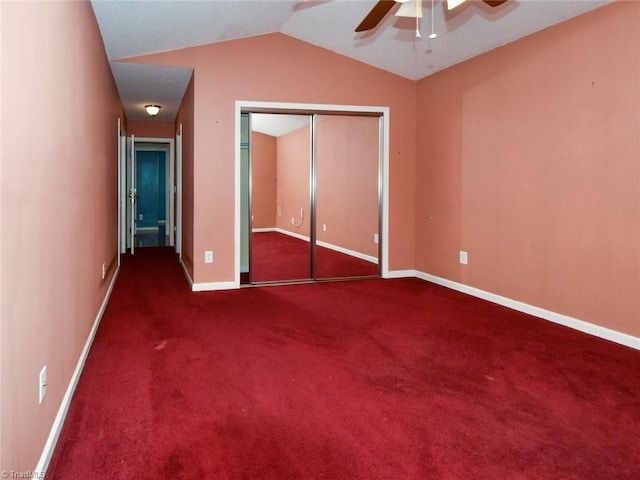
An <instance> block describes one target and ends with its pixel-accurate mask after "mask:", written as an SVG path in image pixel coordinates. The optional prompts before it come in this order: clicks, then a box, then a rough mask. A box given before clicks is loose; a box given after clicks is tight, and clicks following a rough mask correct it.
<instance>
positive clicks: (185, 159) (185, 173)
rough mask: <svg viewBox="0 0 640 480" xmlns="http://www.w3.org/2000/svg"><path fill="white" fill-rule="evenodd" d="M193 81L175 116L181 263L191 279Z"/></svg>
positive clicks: (192, 233) (193, 231) (192, 234)
mask: <svg viewBox="0 0 640 480" xmlns="http://www.w3.org/2000/svg"><path fill="white" fill-rule="evenodd" d="M194 102H195V97H194V79H193V77H192V78H191V80H190V81H189V85H188V86H187V90H186V91H185V94H184V98H183V99H182V104H181V105H180V109H179V110H178V115H177V116H176V124H175V131H177V130H178V126H179V125H180V124H182V242H181V244H182V249H181V255H182V262H183V263H184V265H185V267H186V268H187V270H188V271H189V275H190V276H191V278H192V279H193V258H194V257H193V243H194V242H193V238H194V233H195V231H196V229H195V226H194V224H195V218H194V215H193V211H194V189H193V188H194V157H193V150H194V137H193V132H194V119H193V111H194V105H195V104H194Z"/></svg>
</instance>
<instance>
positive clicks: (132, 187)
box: [127, 135, 138, 255]
mask: <svg viewBox="0 0 640 480" xmlns="http://www.w3.org/2000/svg"><path fill="white" fill-rule="evenodd" d="M128 157H129V212H130V213H129V232H128V235H127V237H128V239H129V248H130V249H131V255H133V254H134V252H135V243H136V215H137V213H136V205H137V198H138V193H137V183H136V139H135V137H134V136H133V135H131V140H130V144H129V152H128Z"/></svg>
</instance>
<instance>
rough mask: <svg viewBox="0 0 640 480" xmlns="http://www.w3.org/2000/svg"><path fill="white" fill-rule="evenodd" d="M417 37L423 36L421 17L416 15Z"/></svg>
mask: <svg viewBox="0 0 640 480" xmlns="http://www.w3.org/2000/svg"><path fill="white" fill-rule="evenodd" d="M416 38H422V37H421V36H420V19H419V18H418V17H416Z"/></svg>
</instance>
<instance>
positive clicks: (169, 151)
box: [120, 135, 179, 254]
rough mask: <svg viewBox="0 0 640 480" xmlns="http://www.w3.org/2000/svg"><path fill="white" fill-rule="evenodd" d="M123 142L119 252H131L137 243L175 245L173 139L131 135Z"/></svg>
mask: <svg viewBox="0 0 640 480" xmlns="http://www.w3.org/2000/svg"><path fill="white" fill-rule="evenodd" d="M126 143H127V147H126V155H124V156H123V157H122V159H121V162H122V165H121V168H120V174H121V179H120V185H121V188H120V197H121V199H120V203H121V205H123V208H122V210H123V215H121V222H120V238H121V242H120V252H121V253H125V252H126V251H129V253H131V254H134V253H135V249H136V248H140V247H151V246H175V245H176V234H177V233H176V232H177V230H178V229H177V226H176V208H175V205H176V194H177V187H176V183H175V182H176V167H175V160H174V140H173V139H171V138H168V139H167V138H139V137H135V136H133V135H132V136H130V137H127V138H126ZM124 205H126V207H125V206H124ZM178 221H179V218H178Z"/></svg>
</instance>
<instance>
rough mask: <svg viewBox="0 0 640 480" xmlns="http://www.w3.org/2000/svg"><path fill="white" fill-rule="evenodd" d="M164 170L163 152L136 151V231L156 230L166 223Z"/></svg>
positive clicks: (164, 159)
mask: <svg viewBox="0 0 640 480" xmlns="http://www.w3.org/2000/svg"><path fill="white" fill-rule="evenodd" d="M166 172H167V169H166V154H165V152H157V151H144V150H138V151H137V155H136V180H137V184H138V185H137V192H138V211H137V215H138V218H137V230H138V231H140V230H142V231H157V230H158V229H159V227H160V226H161V225H162V227H164V225H165V223H166V220H167V207H166V202H167V178H166V177H167V173H166Z"/></svg>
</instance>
